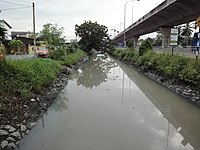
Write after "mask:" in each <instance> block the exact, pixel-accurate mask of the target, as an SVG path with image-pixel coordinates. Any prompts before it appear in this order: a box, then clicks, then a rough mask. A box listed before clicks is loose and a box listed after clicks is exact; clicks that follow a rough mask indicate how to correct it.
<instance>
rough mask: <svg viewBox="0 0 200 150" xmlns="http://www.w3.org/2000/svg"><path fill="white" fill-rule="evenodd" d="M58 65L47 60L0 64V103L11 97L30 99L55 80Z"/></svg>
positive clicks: (58, 68) (58, 69) (59, 67)
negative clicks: (33, 94) (33, 93)
mask: <svg viewBox="0 0 200 150" xmlns="http://www.w3.org/2000/svg"><path fill="white" fill-rule="evenodd" d="M60 69H61V65H60V63H58V62H56V61H53V60H47V59H36V60H33V59H30V60H17V61H9V62H6V61H5V62H2V63H0V101H1V102H2V101H7V100H8V99H10V98H13V97H19V98H22V99H26V98H30V96H31V93H32V92H33V91H34V92H39V91H40V90H41V89H42V87H44V86H48V85H49V84H51V83H52V82H53V80H55V78H56V76H57V74H58V73H59V71H60Z"/></svg>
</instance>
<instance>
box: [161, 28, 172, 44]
mask: <svg viewBox="0 0 200 150" xmlns="http://www.w3.org/2000/svg"><path fill="white" fill-rule="evenodd" d="M160 31H161V33H162V47H168V46H170V33H171V27H161V28H160Z"/></svg>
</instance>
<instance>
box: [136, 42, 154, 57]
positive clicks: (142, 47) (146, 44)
mask: <svg viewBox="0 0 200 150" xmlns="http://www.w3.org/2000/svg"><path fill="white" fill-rule="evenodd" d="M152 49H153V46H152V44H151V42H150V41H149V40H148V39H146V40H144V41H143V42H142V43H141V45H140V47H139V55H140V56H142V55H143V54H145V53H146V52H147V51H149V50H152Z"/></svg>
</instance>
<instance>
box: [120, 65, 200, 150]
mask: <svg viewBox="0 0 200 150" xmlns="http://www.w3.org/2000/svg"><path fill="white" fill-rule="evenodd" d="M118 65H119V66H120V67H121V68H122V69H123V72H125V74H126V75H127V76H128V78H130V79H132V80H133V81H134V83H135V84H136V85H137V86H138V87H139V88H140V89H141V90H142V91H143V92H144V94H145V95H146V96H147V97H148V99H149V100H151V102H152V103H153V104H154V105H155V106H156V107H157V108H158V109H159V111H160V112H161V113H162V114H163V118H166V121H167V124H168V125H167V127H166V132H165V133H166V147H165V149H166V150H170V149H174V148H176V149H181V148H180V146H178V144H177V143H181V144H182V146H183V147H184V148H186V149H188V150H198V149H199V148H200V142H199V138H200V119H199V114H200V111H199V107H197V106H195V105H192V104H191V103H190V102H188V101H187V100H184V99H183V98H180V97H179V96H178V95H176V94H174V93H172V92H170V91H169V92H165V93H163V91H162V88H163V87H162V86H160V85H158V84H156V83H154V81H151V80H150V81H149V79H147V78H146V77H141V75H140V73H138V72H136V71H133V69H132V68H130V67H125V65H124V64H121V63H120V62H119V63H118ZM124 82H125V81H124V78H123V83H122V85H123V88H122V92H124V90H123V89H124ZM147 83H148V84H147ZM123 95H124V93H122V100H123V101H124V98H123ZM174 129H175V130H174Z"/></svg>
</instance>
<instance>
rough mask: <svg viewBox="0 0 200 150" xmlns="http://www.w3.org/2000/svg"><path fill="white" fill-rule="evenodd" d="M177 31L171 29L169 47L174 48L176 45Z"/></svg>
mask: <svg viewBox="0 0 200 150" xmlns="http://www.w3.org/2000/svg"><path fill="white" fill-rule="evenodd" d="M177 41H178V29H176V28H172V29H171V39H170V45H171V46H175V45H178V43H177Z"/></svg>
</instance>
